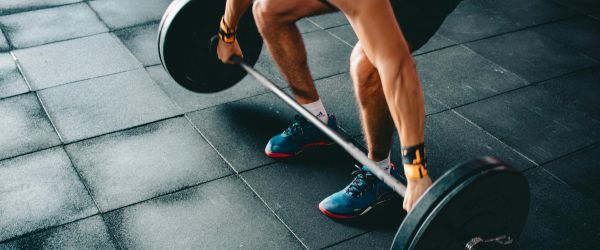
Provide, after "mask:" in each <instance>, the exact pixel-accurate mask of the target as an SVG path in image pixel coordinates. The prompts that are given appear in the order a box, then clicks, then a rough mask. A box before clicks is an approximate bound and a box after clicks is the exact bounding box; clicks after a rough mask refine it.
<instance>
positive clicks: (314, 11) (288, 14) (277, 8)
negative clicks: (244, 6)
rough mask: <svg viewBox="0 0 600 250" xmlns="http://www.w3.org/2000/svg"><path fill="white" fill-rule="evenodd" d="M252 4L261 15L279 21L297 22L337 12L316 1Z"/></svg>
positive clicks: (275, 0)
mask: <svg viewBox="0 0 600 250" xmlns="http://www.w3.org/2000/svg"><path fill="white" fill-rule="evenodd" d="M254 4H255V8H256V7H258V8H259V9H260V10H261V13H263V14H266V15H269V16H274V17H278V18H280V19H281V21H297V20H299V19H302V18H304V17H309V16H315V15H319V14H324V13H329V12H335V11H337V9H335V8H334V7H333V6H332V5H330V4H327V3H324V2H321V1H317V0H255V1H254Z"/></svg>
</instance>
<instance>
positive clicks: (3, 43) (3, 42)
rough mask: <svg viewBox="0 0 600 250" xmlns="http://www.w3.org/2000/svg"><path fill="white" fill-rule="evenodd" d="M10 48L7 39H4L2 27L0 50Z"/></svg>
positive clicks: (0, 30)
mask: <svg viewBox="0 0 600 250" xmlns="http://www.w3.org/2000/svg"><path fill="white" fill-rule="evenodd" d="M8 50H10V45H9V44H8V40H6V36H4V31H3V29H0V52H2V51H8Z"/></svg>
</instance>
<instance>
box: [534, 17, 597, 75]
mask: <svg viewBox="0 0 600 250" xmlns="http://www.w3.org/2000/svg"><path fill="white" fill-rule="evenodd" d="M577 18H578V17H577ZM574 19H576V18H574ZM599 22H600V21H599ZM531 32H534V33H536V34H538V35H540V36H543V37H545V38H547V39H549V40H551V41H553V42H555V43H557V44H560V45H562V46H564V47H566V48H568V49H570V50H573V51H574V52H577V54H579V55H581V56H582V57H585V58H587V59H589V60H590V61H592V62H595V63H596V64H598V63H599V62H600V59H597V58H595V57H593V56H591V55H588V53H585V51H586V50H584V49H583V48H580V47H578V46H575V45H573V44H571V43H565V42H564V41H560V40H558V39H555V38H553V37H551V36H547V35H545V34H543V33H540V32H538V31H536V30H533V29H532V30H531Z"/></svg>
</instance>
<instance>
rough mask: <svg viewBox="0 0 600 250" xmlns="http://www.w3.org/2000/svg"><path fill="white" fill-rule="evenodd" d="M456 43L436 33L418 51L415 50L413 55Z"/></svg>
mask: <svg viewBox="0 0 600 250" xmlns="http://www.w3.org/2000/svg"><path fill="white" fill-rule="evenodd" d="M452 45H456V42H454V41H451V40H450V39H448V38H446V37H444V36H442V35H440V34H438V33H436V34H435V35H433V36H432V37H431V38H430V39H429V41H428V42H427V43H426V44H424V45H423V47H421V48H419V49H418V50H416V51H413V55H420V54H425V53H428V52H431V51H434V50H438V49H441V48H445V47H450V46H452Z"/></svg>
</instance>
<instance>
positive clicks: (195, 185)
mask: <svg viewBox="0 0 600 250" xmlns="http://www.w3.org/2000/svg"><path fill="white" fill-rule="evenodd" d="M65 151H66V150H65ZM71 164H73V163H72V161H71ZM73 166H74V165H73ZM234 175H236V174H235V173H233V172H231V173H229V174H226V175H224V176H220V177H217V178H214V179H211V180H207V181H202V182H199V183H196V184H192V185H188V186H185V187H182V188H179V189H176V190H171V191H169V192H165V193H163V194H159V195H156V196H153V197H150V198H147V199H143V200H140V201H136V202H134V203H130V204H127V205H125V206H121V207H116V208H112V209H109V210H106V211H102V210H100V209H99V208H98V207H97V211H96V213H93V214H91V215H89V216H84V217H82V218H79V219H75V220H73V221H69V222H66V223H61V224H57V225H53V226H49V227H45V228H39V229H36V230H33V231H31V232H28V233H25V234H22V235H19V236H15V237H13V238H10V239H6V240H4V241H1V242H0V244H2V243H6V242H9V241H12V240H15V239H18V238H24V237H27V236H30V235H33V234H36V233H40V232H43V231H46V230H49V229H53V228H57V227H61V226H64V225H68V224H72V223H75V222H78V221H81V220H85V219H88V218H90V217H93V216H96V215H101V216H102V220H103V223H105V225H106V227H107V229H108V233H109V235H110V237H111V239H113V237H115V236H114V235H113V232H112V230H111V229H110V227H108V224H107V223H106V220H105V218H104V215H105V214H108V213H111V212H114V211H117V210H121V209H125V208H128V207H132V206H135V205H138V204H141V203H144V202H148V201H151V200H155V199H159V198H161V197H164V196H168V195H171V194H175V193H178V192H182V191H186V190H189V189H193V188H197V187H199V186H202V185H205V184H208V183H212V182H215V181H218V180H221V179H225V178H228V177H231V176H234ZM80 178H81V176H80ZM88 191H89V190H88ZM89 195H90V197H91V194H89ZM92 200H93V197H92ZM113 240H115V243H117V244H118V245H119V246H120V247H121V248H122V246H121V244H120V241H118V240H116V238H115V239H113ZM122 249H123V248H122Z"/></svg>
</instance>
